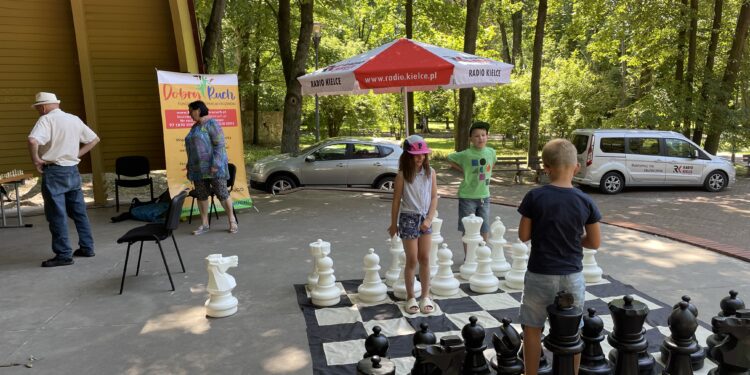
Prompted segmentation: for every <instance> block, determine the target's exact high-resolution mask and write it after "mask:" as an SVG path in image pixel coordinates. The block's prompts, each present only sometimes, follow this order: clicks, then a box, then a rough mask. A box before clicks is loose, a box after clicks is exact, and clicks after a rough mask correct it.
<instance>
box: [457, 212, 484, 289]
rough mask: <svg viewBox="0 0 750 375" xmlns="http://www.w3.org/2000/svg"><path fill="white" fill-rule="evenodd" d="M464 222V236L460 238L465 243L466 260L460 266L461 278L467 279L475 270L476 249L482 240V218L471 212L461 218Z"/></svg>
mask: <svg viewBox="0 0 750 375" xmlns="http://www.w3.org/2000/svg"><path fill="white" fill-rule="evenodd" d="M461 222H462V223H463V224H464V230H465V232H464V236H463V237H462V238H461V240H463V242H464V243H465V244H466V260H465V261H464V264H462V265H461V267H460V269H459V270H460V273H461V278H463V279H464V280H469V279H470V278H471V275H473V274H474V272H476V271H477V257H476V250H477V246H479V242H480V241H482V235H481V234H480V231H481V230H482V222H483V220H482V218H481V217H479V216H476V215H474V214H471V215H469V216H466V217H464V218H462V219H461Z"/></svg>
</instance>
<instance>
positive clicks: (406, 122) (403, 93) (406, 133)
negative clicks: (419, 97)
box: [401, 87, 409, 138]
mask: <svg viewBox="0 0 750 375" xmlns="http://www.w3.org/2000/svg"><path fill="white" fill-rule="evenodd" d="M401 97H402V98H403V100H404V138H406V137H408V136H409V102H408V101H407V95H406V87H401Z"/></svg>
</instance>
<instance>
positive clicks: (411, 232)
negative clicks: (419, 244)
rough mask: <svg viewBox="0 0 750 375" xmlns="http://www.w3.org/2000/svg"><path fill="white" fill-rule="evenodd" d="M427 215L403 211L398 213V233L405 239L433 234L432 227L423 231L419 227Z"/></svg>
mask: <svg viewBox="0 0 750 375" xmlns="http://www.w3.org/2000/svg"><path fill="white" fill-rule="evenodd" d="M424 219H425V217H424V216H422V215H420V214H416V213H411V212H402V213H401V214H399V215H398V235H399V237H401V239H404V240H413V239H415V238H419V236H421V235H423V234H432V228H427V230H425V231H423V230H420V229H419V226H420V225H422V222H423V221H424Z"/></svg>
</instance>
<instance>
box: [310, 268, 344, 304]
mask: <svg viewBox="0 0 750 375" xmlns="http://www.w3.org/2000/svg"><path fill="white" fill-rule="evenodd" d="M310 297H311V298H312V303H313V305H315V306H321V307H326V306H333V305H335V304H337V303H339V302H341V289H339V288H338V287H337V286H336V276H334V275H333V259H331V258H329V257H328V256H323V257H322V258H320V259H318V283H317V284H316V285H315V288H313V290H312V292H310Z"/></svg>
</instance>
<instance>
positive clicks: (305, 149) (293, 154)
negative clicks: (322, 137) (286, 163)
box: [292, 141, 326, 156]
mask: <svg viewBox="0 0 750 375" xmlns="http://www.w3.org/2000/svg"><path fill="white" fill-rule="evenodd" d="M325 142H326V141H320V142H318V143H313V144H312V145H310V146H307V147H305V148H303V149H302V150H300V151H297V152H292V156H298V155H302V154H306V153H308V152H310V151H312V150H313V149H314V148H316V147H318V146H320V145H322V144H323V143H325Z"/></svg>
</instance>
